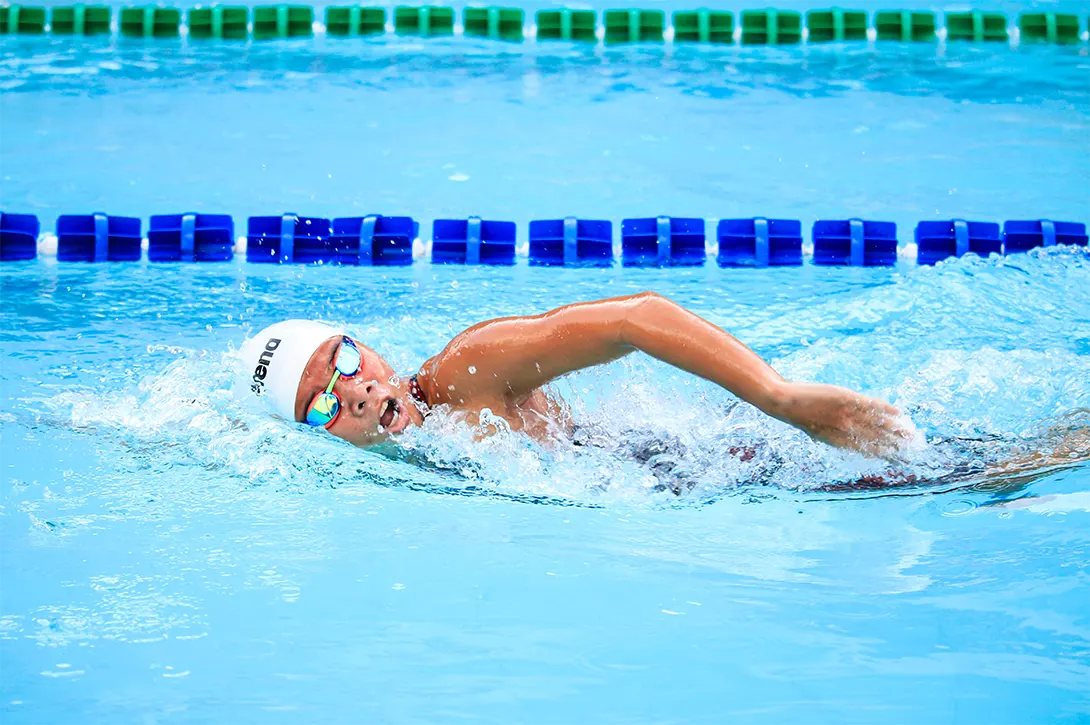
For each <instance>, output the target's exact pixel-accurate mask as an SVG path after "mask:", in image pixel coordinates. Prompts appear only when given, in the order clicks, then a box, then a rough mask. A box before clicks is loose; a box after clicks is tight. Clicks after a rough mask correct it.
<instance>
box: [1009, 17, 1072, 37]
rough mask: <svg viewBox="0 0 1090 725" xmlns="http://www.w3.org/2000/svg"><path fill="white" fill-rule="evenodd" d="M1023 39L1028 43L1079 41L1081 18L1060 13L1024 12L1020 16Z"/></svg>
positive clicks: (1019, 23) (1019, 24)
mask: <svg viewBox="0 0 1090 725" xmlns="http://www.w3.org/2000/svg"><path fill="white" fill-rule="evenodd" d="M1018 28H1019V30H1020V31H1021V33H1022V40H1023V41H1024V42H1028V43H1077V42H1079V18H1078V16H1077V15H1065V14H1058V13H1023V14H1022V15H1020V16H1019V17H1018Z"/></svg>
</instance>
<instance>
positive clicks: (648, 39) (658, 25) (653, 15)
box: [603, 9, 666, 43]
mask: <svg viewBox="0 0 1090 725" xmlns="http://www.w3.org/2000/svg"><path fill="white" fill-rule="evenodd" d="M603 22H604V23H605V26H606V35H605V39H606V42H607V43H661V42H662V41H664V40H665V39H666V13H664V12H663V11H661V10H635V9H632V10H606V12H605V15H604V16H603Z"/></svg>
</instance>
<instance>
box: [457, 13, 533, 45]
mask: <svg viewBox="0 0 1090 725" xmlns="http://www.w3.org/2000/svg"><path fill="white" fill-rule="evenodd" d="M525 17H526V15H525V14H524V13H523V11H522V9H521V8H495V7H490V8H466V9H465V10H464V11H463V13H462V27H463V29H464V32H465V34H466V35H468V36H471V37H476V38H491V39H492V40H509V41H512V42H515V43H521V42H522V26H523V22H524V20H525Z"/></svg>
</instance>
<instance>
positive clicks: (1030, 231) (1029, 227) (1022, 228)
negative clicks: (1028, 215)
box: [1003, 219, 1087, 254]
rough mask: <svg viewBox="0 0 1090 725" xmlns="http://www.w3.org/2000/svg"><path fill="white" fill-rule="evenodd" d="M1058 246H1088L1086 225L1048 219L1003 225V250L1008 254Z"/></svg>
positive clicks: (1009, 222)
mask: <svg viewBox="0 0 1090 725" xmlns="http://www.w3.org/2000/svg"><path fill="white" fill-rule="evenodd" d="M1057 244H1072V245H1075V246H1079V247H1085V246H1086V245H1087V236H1086V225H1085V224H1080V223H1078V222H1054V221H1050V220H1048V219H1036V220H1025V221H1023V220H1012V221H1008V222H1005V223H1004V224H1003V248H1004V250H1005V251H1006V253H1007V254H1011V253H1015V252H1025V251H1028V250H1030V249H1033V248H1034V247H1052V246H1055V245H1057Z"/></svg>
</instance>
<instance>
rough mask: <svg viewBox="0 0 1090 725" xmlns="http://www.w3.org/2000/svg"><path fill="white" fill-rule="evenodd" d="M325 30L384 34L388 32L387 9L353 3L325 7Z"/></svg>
mask: <svg viewBox="0 0 1090 725" xmlns="http://www.w3.org/2000/svg"><path fill="white" fill-rule="evenodd" d="M325 31H326V33H328V34H329V35H336V36H348V35H361V36H362V35H382V34H383V33H385V32H386V10H385V9H384V8H368V7H360V6H359V5H352V6H351V7H328V8H326V9H325Z"/></svg>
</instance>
